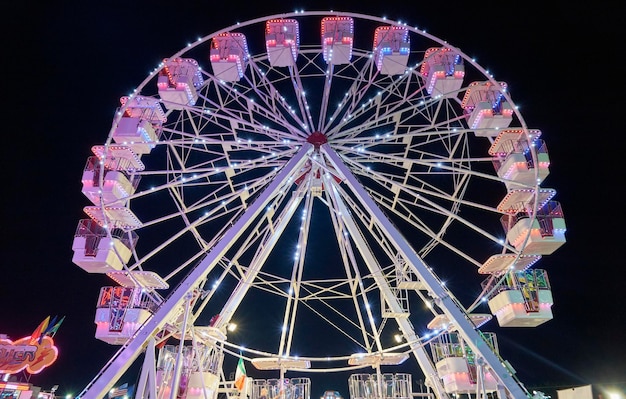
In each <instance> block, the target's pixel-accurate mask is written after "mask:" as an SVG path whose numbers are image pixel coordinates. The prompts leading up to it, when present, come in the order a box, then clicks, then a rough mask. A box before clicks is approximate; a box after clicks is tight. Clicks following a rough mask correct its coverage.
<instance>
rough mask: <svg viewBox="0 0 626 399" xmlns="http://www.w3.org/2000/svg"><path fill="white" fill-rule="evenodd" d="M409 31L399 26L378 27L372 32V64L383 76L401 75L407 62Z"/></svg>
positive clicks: (409, 49)
mask: <svg viewBox="0 0 626 399" xmlns="http://www.w3.org/2000/svg"><path fill="white" fill-rule="evenodd" d="M410 52H411V43H410V42H409V30H408V29H407V28H405V27H401V26H379V27H378V28H376V30H375V31H374V62H375V63H376V68H377V69H378V71H379V72H380V73H381V74H383V75H401V74H403V73H404V72H405V71H406V66H407V64H408V62H409V53H410Z"/></svg>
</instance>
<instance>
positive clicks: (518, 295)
mask: <svg viewBox="0 0 626 399" xmlns="http://www.w3.org/2000/svg"><path fill="white" fill-rule="evenodd" d="M488 303H489V310H491V313H493V314H494V315H495V316H496V319H497V320H498V324H499V325H500V327H536V326H538V325H541V324H543V323H545V322H547V321H549V320H552V318H553V315H552V305H553V304H554V301H553V299H552V290H551V289H550V283H549V281H548V275H547V273H546V271H545V270H542V269H528V270H521V271H511V272H508V273H506V274H505V275H504V281H503V282H502V284H500V285H499V286H498V289H497V290H496V291H495V292H494V293H493V294H492V295H491V296H490V297H489V301H488Z"/></svg>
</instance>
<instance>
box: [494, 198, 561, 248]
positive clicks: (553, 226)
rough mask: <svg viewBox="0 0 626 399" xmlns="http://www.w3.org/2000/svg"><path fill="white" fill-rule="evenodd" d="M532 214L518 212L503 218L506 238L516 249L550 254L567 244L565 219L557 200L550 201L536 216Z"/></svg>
mask: <svg viewBox="0 0 626 399" xmlns="http://www.w3.org/2000/svg"><path fill="white" fill-rule="evenodd" d="M530 216H531V215H529V213H528V212H518V213H516V214H514V215H510V214H507V215H503V216H502V218H501V222H502V226H503V227H504V230H505V231H506V238H507V240H508V242H509V243H510V244H511V245H513V246H514V247H515V249H517V250H518V251H521V250H523V253H524V254H539V255H550V254H551V253H553V252H554V251H556V250H557V249H558V248H559V247H561V246H562V245H563V244H565V231H566V226H565V219H564V218H563V211H562V210H561V205H560V204H559V203H558V202H557V201H549V202H548V203H547V204H546V205H544V206H543V207H542V208H541V209H539V210H538V211H537V214H536V217H535V218H531V217H530ZM527 240H528V241H527Z"/></svg>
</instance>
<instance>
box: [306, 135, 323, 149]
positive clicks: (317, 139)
mask: <svg viewBox="0 0 626 399" xmlns="http://www.w3.org/2000/svg"><path fill="white" fill-rule="evenodd" d="M306 141H307V142H309V143H311V144H313V146H314V147H315V149H316V150H319V149H320V147H321V146H322V144H326V143H328V137H326V135H325V134H324V133H322V132H313V133H311V135H310V136H309V137H308V138H307V139H306Z"/></svg>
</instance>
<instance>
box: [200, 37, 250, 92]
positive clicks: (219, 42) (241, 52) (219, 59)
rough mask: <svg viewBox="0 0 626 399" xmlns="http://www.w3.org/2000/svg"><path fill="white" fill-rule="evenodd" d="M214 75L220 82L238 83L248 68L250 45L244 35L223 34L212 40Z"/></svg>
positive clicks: (211, 51) (211, 54) (211, 52)
mask: <svg viewBox="0 0 626 399" xmlns="http://www.w3.org/2000/svg"><path fill="white" fill-rule="evenodd" d="M209 57H210V60H211V66H212V67H213V74H214V75H215V77H217V78H218V79H219V80H223V81H226V82H238V81H239V80H240V79H241V78H242V77H243V74H244V72H245V70H246V67H247V66H248V43H247V41H246V37H245V36H244V34H243V33H235V32H227V33H221V34H219V35H217V36H216V37H214V38H213V39H211V49H210V56H209Z"/></svg>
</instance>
